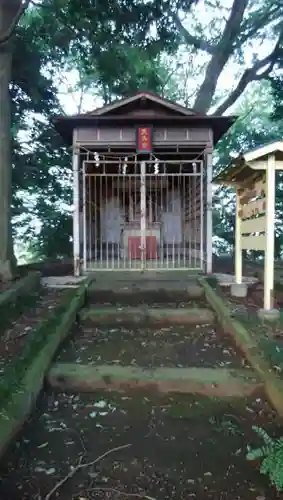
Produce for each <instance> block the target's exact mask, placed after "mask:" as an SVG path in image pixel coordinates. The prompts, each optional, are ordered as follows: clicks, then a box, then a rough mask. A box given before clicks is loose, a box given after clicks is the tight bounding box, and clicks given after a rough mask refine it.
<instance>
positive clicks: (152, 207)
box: [80, 158, 204, 271]
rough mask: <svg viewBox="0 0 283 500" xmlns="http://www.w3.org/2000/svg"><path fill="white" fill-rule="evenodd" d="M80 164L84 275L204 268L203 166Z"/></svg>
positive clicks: (186, 163) (133, 162)
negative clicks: (98, 272) (93, 272)
mask: <svg viewBox="0 0 283 500" xmlns="http://www.w3.org/2000/svg"><path fill="white" fill-rule="evenodd" d="M126 160H127V161H125V162H124V163H123V164H117V160H107V161H104V162H103V163H97V164H95V162H93V161H84V162H83V175H82V188H81V194H82V205H81V213H80V226H81V227H80V244H81V252H82V255H83V269H84V271H94V270H95V271H97V270H103V271H106V270H109V271H115V270H138V269H140V270H146V269H148V270H174V269H175V270H176V269H179V270H182V269H183V270H187V269H195V270H203V268H204V259H203V246H204V245H203V227H204V224H203V208H204V207H203V162H202V161H195V162H192V161H183V162H182V163H180V161H173V160H171V161H170V162H168V161H167V162H164V163H160V162H157V161H156V160H154V159H153V160H150V161H146V162H143V161H142V162H141V161H139V162H137V161H136V159H132V160H129V159H128V158H126Z"/></svg>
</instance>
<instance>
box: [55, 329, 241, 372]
mask: <svg viewBox="0 0 283 500" xmlns="http://www.w3.org/2000/svg"><path fill="white" fill-rule="evenodd" d="M56 361H63V362H68V363H87V364H91V365H95V364H113V363H114V364H120V365H122V366H126V365H133V366H144V367H162V366H164V367H176V366H178V367H188V366H199V367H213V366H214V367H218V368H219V367H226V368H239V367H243V366H248V365H247V363H246V362H245V361H244V360H243V358H242V356H241V355H240V354H239V353H238V352H237V350H236V348H235V347H234V346H233V344H232V342H231V340H230V339H229V337H228V336H226V335H224V333H223V332H222V331H221V330H220V327H219V326H218V325H217V326H216V325H196V326H190V325H184V326H182V325H181V326H179V325H178V326H177V325H174V326H171V325H168V326H167V327H163V328H160V327H158V328H148V327H143V326H142V325H141V326H136V327H134V328H133V327H130V326H129V327H126V326H119V327H117V328H113V327H95V326H91V325H86V326H81V327H80V328H77V329H76V331H75V332H74V334H73V337H72V340H69V341H68V342H67V343H66V345H65V346H63V349H62V351H61V353H60V354H59V357H58V359H57V360H56Z"/></svg>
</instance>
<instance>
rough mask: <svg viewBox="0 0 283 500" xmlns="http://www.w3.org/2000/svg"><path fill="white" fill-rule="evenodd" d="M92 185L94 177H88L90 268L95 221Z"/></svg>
mask: <svg viewBox="0 0 283 500" xmlns="http://www.w3.org/2000/svg"><path fill="white" fill-rule="evenodd" d="M91 183H92V177H90V176H88V177H87V179H86V184H87V203H88V226H89V246H88V267H89V266H91V264H92V262H91V261H92V230H93V227H92V226H93V220H92V210H93V208H92V207H93V203H94V200H93V197H92V196H91Z"/></svg>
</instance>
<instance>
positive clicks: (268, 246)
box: [264, 155, 275, 310]
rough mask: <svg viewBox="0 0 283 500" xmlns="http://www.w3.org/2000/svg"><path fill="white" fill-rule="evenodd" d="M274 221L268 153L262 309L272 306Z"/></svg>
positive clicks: (271, 160) (272, 164)
mask: <svg viewBox="0 0 283 500" xmlns="http://www.w3.org/2000/svg"><path fill="white" fill-rule="evenodd" d="M274 222H275V156H274V155H270V156H269V157H268V160H267V169H266V231H265V257H264V309H266V310H269V309H272V308H273V288H274V226H275V224H274Z"/></svg>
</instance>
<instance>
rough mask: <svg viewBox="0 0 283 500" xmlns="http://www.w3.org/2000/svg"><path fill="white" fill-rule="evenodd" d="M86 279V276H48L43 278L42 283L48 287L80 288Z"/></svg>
mask: <svg viewBox="0 0 283 500" xmlns="http://www.w3.org/2000/svg"><path fill="white" fill-rule="evenodd" d="M86 280H87V277H86V276H78V277H76V276H48V277H46V278H41V284H42V286H44V287H47V288H78V287H79V286H80V285H81V284H82V283H83V282H84V281H86Z"/></svg>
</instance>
